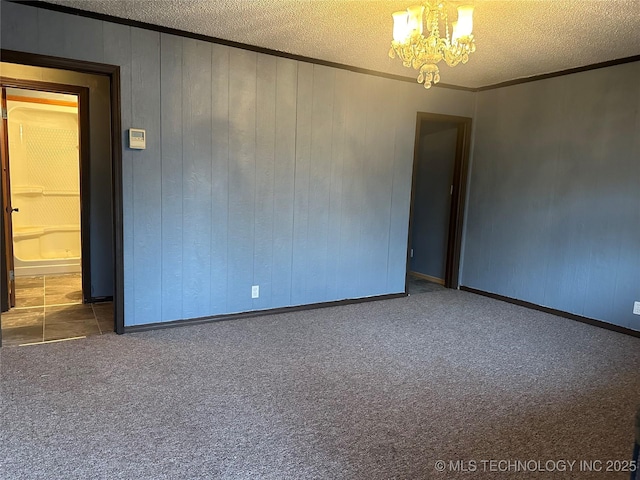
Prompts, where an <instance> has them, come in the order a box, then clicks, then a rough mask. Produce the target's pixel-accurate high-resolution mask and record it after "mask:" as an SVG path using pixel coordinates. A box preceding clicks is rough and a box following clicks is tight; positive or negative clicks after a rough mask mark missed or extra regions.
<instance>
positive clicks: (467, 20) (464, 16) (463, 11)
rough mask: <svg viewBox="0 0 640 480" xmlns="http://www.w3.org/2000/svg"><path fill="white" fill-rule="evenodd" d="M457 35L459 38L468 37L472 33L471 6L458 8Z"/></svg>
mask: <svg viewBox="0 0 640 480" xmlns="http://www.w3.org/2000/svg"><path fill="white" fill-rule="evenodd" d="M457 23H458V33H459V34H460V36H461V37H468V36H469V35H471V33H472V32H473V6H472V5H464V6H462V7H458V22H457Z"/></svg>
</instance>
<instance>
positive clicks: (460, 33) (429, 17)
mask: <svg viewBox="0 0 640 480" xmlns="http://www.w3.org/2000/svg"><path fill="white" fill-rule="evenodd" d="M392 16H393V41H392V42H391V49H390V50H389V57H391V58H395V57H396V55H397V56H398V57H399V58H400V60H402V64H403V65H404V66H405V67H413V68H414V69H415V70H419V73H418V83H423V84H424V88H431V86H432V85H433V84H436V83H438V82H439V81H440V70H439V69H438V63H439V62H440V61H441V60H444V61H445V62H446V63H447V65H449V66H450V67H455V66H456V65H458V64H459V63H460V62H462V63H467V61H468V60H469V54H470V53H473V52H475V51H476V44H475V41H474V39H473V34H472V31H473V6H469V5H465V6H461V7H458V20H457V21H455V22H452V23H451V35H450V34H449V18H448V15H447V5H446V4H445V3H443V2H442V1H440V0H436V1H434V0H427V2H426V6H423V5H415V6H413V7H409V8H407V10H406V11H404V12H396V13H394V14H393V15H392ZM441 26H444V37H441V36H440V28H441ZM425 30H426V31H427V33H426V36H425V35H423V33H424V31H425Z"/></svg>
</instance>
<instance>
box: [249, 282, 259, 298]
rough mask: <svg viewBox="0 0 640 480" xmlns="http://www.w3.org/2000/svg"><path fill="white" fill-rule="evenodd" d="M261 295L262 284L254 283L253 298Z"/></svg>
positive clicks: (252, 288)
mask: <svg viewBox="0 0 640 480" xmlns="http://www.w3.org/2000/svg"><path fill="white" fill-rule="evenodd" d="M259 297H260V285H253V286H252V287H251V298H259Z"/></svg>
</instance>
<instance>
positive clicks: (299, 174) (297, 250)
mask: <svg viewBox="0 0 640 480" xmlns="http://www.w3.org/2000/svg"><path fill="white" fill-rule="evenodd" d="M296 105H297V117H296V163H295V168H294V171H295V180H294V181H295V184H294V200H293V264H292V274H291V277H292V282H291V284H292V285H291V303H292V304H294V305H300V304H303V303H305V302H306V299H307V298H308V296H309V292H308V290H307V285H308V278H309V275H311V274H313V272H311V271H310V270H311V266H310V264H309V257H308V256H307V255H308V253H309V252H308V250H309V249H308V246H307V245H308V234H309V168H310V165H309V164H310V161H311V131H312V129H313V124H312V111H313V110H312V108H313V65H310V64H308V63H299V64H298V96H297V102H296Z"/></svg>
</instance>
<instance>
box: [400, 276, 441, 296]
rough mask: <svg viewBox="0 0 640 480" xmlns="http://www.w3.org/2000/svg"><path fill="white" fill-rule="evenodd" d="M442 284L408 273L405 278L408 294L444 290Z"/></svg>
mask: <svg viewBox="0 0 640 480" xmlns="http://www.w3.org/2000/svg"><path fill="white" fill-rule="evenodd" d="M444 289H445V288H444V286H443V285H440V284H438V283H434V282H430V281H429V280H425V279H424V278H419V277H414V276H413V275H411V274H409V277H408V278H407V290H408V293H409V295H416V294H418V293H429V292H439V291H441V290H444Z"/></svg>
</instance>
